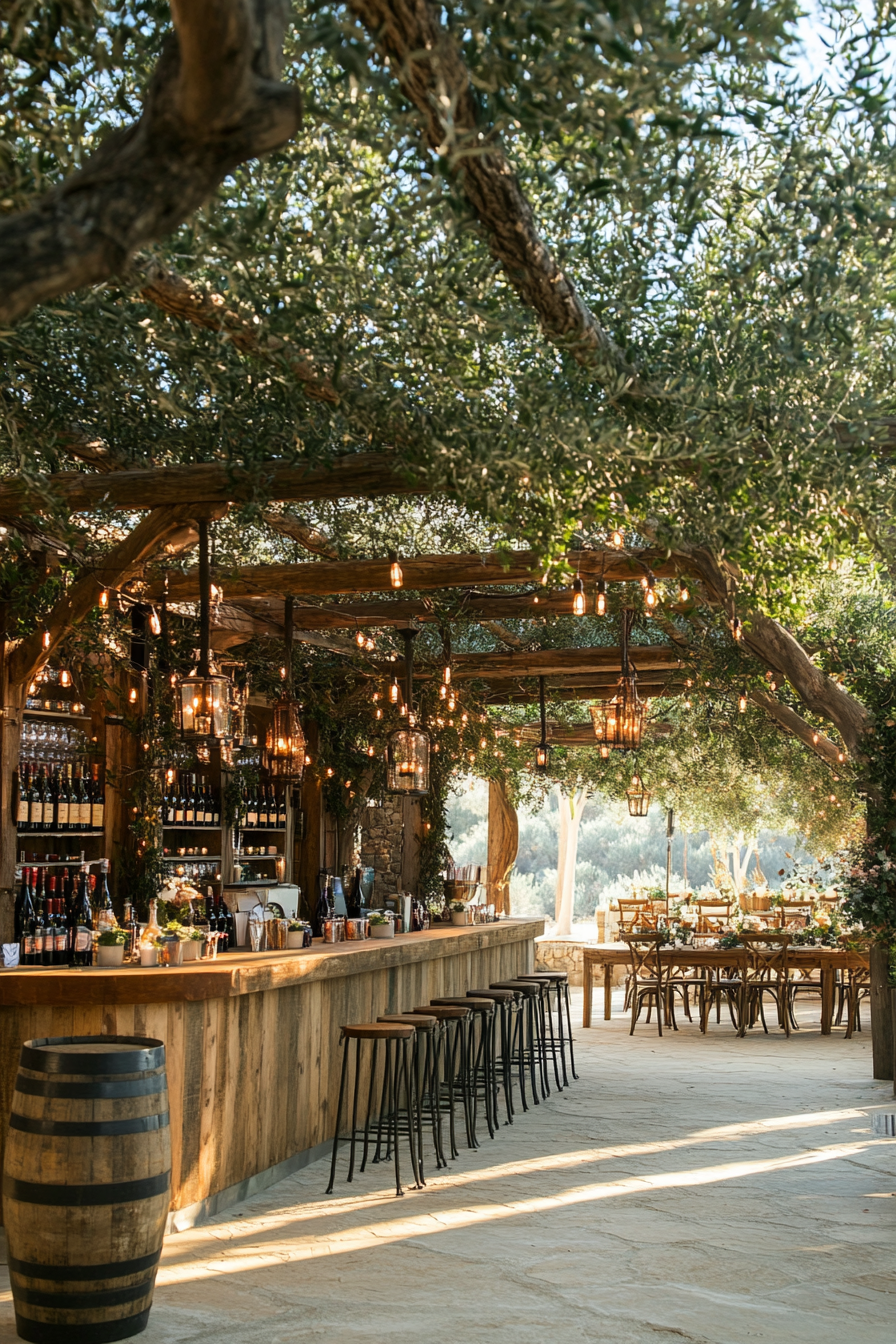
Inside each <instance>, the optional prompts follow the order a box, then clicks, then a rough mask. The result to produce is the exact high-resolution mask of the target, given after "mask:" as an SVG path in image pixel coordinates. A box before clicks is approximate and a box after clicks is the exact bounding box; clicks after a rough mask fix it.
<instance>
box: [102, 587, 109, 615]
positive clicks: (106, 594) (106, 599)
mask: <svg viewBox="0 0 896 1344" xmlns="http://www.w3.org/2000/svg"><path fill="white" fill-rule="evenodd" d="M108 605H109V592H108V589H106V588H104V589H103V591H102V592H101V593H100V606H101V607H102V609H103V611H105V610H106V608H107V607H108Z"/></svg>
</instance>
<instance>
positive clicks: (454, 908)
mask: <svg viewBox="0 0 896 1344" xmlns="http://www.w3.org/2000/svg"><path fill="white" fill-rule="evenodd" d="M466 908H467V907H466V906H465V905H464V903H463V901H452V902H451V913H452V915H462V914H463V912H464V911H465V910H466Z"/></svg>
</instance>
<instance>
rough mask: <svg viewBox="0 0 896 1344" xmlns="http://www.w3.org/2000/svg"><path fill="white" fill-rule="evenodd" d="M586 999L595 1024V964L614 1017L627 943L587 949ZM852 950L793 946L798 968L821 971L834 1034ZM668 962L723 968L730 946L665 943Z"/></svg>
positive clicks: (825, 1023)
mask: <svg viewBox="0 0 896 1344" xmlns="http://www.w3.org/2000/svg"><path fill="white" fill-rule="evenodd" d="M583 953H584V989H585V996H584V1003H583V1007H582V1026H583V1027H590V1026H591V999H592V994H593V991H594V972H595V968H597V967H601V966H602V967H603V972H604V1018H605V1020H606V1021H609V1020H610V1009H611V1004H612V995H613V968H614V967H615V966H629V965H630V964H631V953H630V952H629V950H628V947H627V946H626V944H625V943H597V944H592V945H591V946H588V947H585V948H584V949H583ZM848 956H849V953H847V952H844V951H843V949H842V948H839V947H791V948H790V949H789V952H788V962H789V965H790V966H791V967H792V968H793V969H794V970H797V971H819V970H820V971H821V1034H822V1036H830V1034H831V1028H832V1026H833V1022H834V997H835V988H836V983H837V971H838V970H839V969H841V967H843V966H845V965H846V961H847V957H848ZM660 957H661V958H662V960H663V962H664V964H666V965H667V966H684V967H689V968H691V969H696V968H704V969H717V970H719V969H723V968H724V967H725V966H730V965H731V951H730V949H726V948H722V947H664V948H663V949H662V951H661V952H660Z"/></svg>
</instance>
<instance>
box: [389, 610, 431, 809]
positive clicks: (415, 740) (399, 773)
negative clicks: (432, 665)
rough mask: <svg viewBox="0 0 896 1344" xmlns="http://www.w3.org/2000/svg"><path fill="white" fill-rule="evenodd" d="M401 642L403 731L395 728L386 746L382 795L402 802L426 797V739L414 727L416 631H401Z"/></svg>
mask: <svg viewBox="0 0 896 1344" xmlns="http://www.w3.org/2000/svg"><path fill="white" fill-rule="evenodd" d="M401 633H402V636H403V638H404V668H405V690H404V699H405V704H406V706H407V711H408V713H407V727H404V728H396V730H395V731H394V732H393V733H390V734H389V739H388V741H387V743H386V792H387V793H396V794H401V795H402V796H404V797H405V798H422V797H423V796H424V795H425V794H427V793H429V736H428V734H427V733H424V732H423V731H422V730H421V729H420V728H416V727H414V640H415V638H416V636H417V631H416V630H402V632H401Z"/></svg>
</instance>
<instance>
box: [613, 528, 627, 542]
mask: <svg viewBox="0 0 896 1344" xmlns="http://www.w3.org/2000/svg"><path fill="white" fill-rule="evenodd" d="M610 540H611V541H612V543H613V545H614V546H624V545H625V535H624V533H623V532H622V531H620V529H619V528H618V527H615V528H614V529H613V531H612V533H611V534H610Z"/></svg>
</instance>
